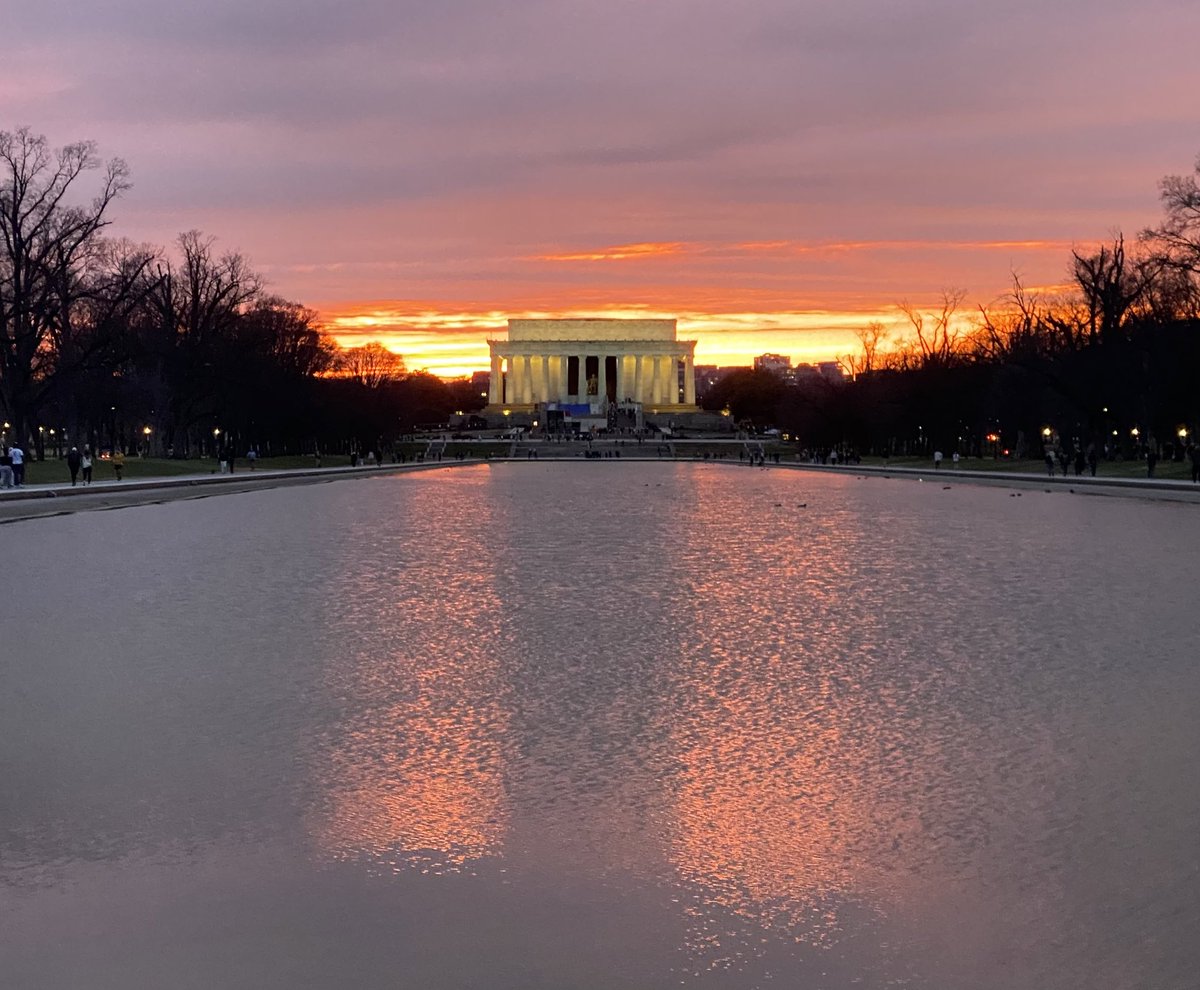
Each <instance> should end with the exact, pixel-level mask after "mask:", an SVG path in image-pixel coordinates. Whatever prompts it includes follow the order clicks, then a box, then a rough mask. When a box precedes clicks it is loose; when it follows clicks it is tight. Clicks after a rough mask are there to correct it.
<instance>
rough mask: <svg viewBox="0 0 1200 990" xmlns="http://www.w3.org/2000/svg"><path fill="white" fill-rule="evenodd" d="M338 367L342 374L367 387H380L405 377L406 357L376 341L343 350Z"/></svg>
mask: <svg viewBox="0 0 1200 990" xmlns="http://www.w3.org/2000/svg"><path fill="white" fill-rule="evenodd" d="M337 367H338V371H339V372H340V373H341V374H342V375H344V376H345V377H347V378H353V379H355V380H356V381H359V382H361V383H362V384H363V385H366V386H367V388H379V387H380V386H382V385H386V384H388V383H390V382H395V381H399V380H400V379H401V378H403V377H404V358H403V357H401V356H400V355H399V354H397V353H395V351H389V350H388V349H387V348H386V347H384V346H383V344H380V343H377V342H375V341H372V342H371V343H369V344H363V345H362V346H361V347H350V348H347V349H346V350H344V351H342V353H341V354H340V355H338V364H337Z"/></svg>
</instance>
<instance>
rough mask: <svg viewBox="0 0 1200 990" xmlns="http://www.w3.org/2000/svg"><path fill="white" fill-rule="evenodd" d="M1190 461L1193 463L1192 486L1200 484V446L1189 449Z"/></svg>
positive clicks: (1192, 446) (1194, 445) (1196, 445)
mask: <svg viewBox="0 0 1200 990" xmlns="http://www.w3.org/2000/svg"><path fill="white" fill-rule="evenodd" d="M1188 460H1190V461H1191V462H1192V484H1193V485H1196V484H1200V444H1197V443H1194V442H1193V443H1192V445H1191V446H1190V447H1188Z"/></svg>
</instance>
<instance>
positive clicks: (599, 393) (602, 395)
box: [596, 351, 608, 402]
mask: <svg viewBox="0 0 1200 990" xmlns="http://www.w3.org/2000/svg"><path fill="white" fill-rule="evenodd" d="M606 398H608V357H607V355H606V354H605V353H604V352H603V351H601V352H600V356H599V357H598V358H596V401H597V402H603V401H604V400H605V399H606Z"/></svg>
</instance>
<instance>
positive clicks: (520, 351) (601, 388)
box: [487, 319, 696, 413]
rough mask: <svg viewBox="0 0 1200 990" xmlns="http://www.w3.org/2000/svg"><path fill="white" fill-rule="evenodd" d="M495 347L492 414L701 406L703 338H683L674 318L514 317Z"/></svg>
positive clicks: (675, 409) (490, 393) (678, 409)
mask: <svg viewBox="0 0 1200 990" xmlns="http://www.w3.org/2000/svg"><path fill="white" fill-rule="evenodd" d="M488 347H489V348H490V350H491V359H492V371H491V378H490V383H489V389H488V409H487V411H488V412H492V413H497V412H532V411H534V410H535V409H536V408H537V407H538V406H539V405H550V404H564V405H571V406H576V407H579V406H585V405H586V406H587V407H588V408H589V409H590V410H591V411H592V412H594V413H598V412H601V411H603V410H604V409H605V408H607V407H608V406H609V405H610V404H627V403H639V404H641V405H643V406H644V407H645V408H646V409H647V410H648V411H650V412H655V413H661V412H680V413H686V412H694V411H696V374H695V350H696V342H695V341H694V340H678V339H676V327H675V321H674V320H610V319H577V320H509V321H508V336H507V338H506V339H504V340H492V341H489V342H488Z"/></svg>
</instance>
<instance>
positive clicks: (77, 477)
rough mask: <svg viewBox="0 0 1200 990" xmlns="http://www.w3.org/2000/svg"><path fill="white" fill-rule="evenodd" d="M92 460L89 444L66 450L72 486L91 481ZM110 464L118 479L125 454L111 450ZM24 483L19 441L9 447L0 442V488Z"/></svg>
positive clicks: (23, 456)
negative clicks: (81, 448)
mask: <svg viewBox="0 0 1200 990" xmlns="http://www.w3.org/2000/svg"><path fill="white" fill-rule="evenodd" d="M94 460H95V458H94V457H93V455H92V448H91V447H90V446H86V445H85V446H84V448H83V450H80V449H79V448H78V447H72V448H71V449H70V450H69V451H67V470H68V471H70V472H71V485H72V486H74V485H77V484H79V482H80V481H82V482H83V484H85V485H90V484H91V483H92V463H93V461H94ZM112 465H113V471H114V472H115V473H116V475H117V481H120V480H121V476H122V474H123V472H124V469H125V455H124V454H123V453H121V451H119V450H116V451H113V456H112ZM24 484H25V450H24V449H23V448H22V447H21V445H20V444H19V443H14V444H13V445H12V446H11V447H10V446H8V445H6V444H0V488H21V487H23V486H24Z"/></svg>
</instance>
